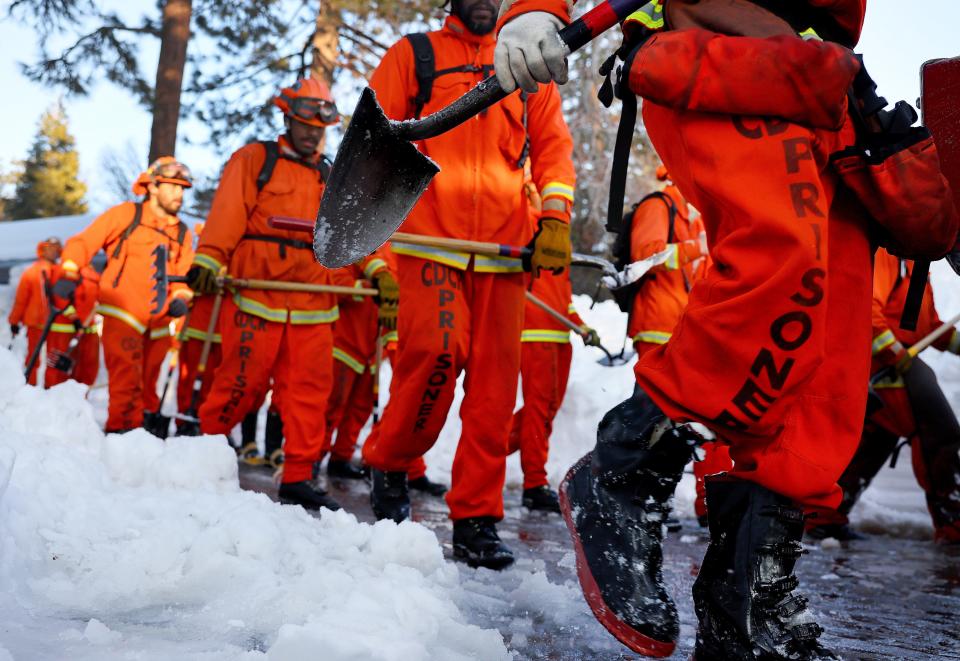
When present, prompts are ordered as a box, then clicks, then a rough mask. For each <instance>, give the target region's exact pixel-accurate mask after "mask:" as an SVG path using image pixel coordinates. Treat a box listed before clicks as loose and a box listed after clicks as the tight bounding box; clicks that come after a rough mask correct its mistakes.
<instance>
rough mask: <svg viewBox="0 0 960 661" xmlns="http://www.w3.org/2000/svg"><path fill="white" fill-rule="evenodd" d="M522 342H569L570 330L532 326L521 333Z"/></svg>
mask: <svg viewBox="0 0 960 661" xmlns="http://www.w3.org/2000/svg"><path fill="white" fill-rule="evenodd" d="M520 341H521V342H552V343H554V344H569V343H570V331H565V330H564V331H559V330H552V329H547V328H531V329H527V330H525V331H522V332H521V333H520Z"/></svg>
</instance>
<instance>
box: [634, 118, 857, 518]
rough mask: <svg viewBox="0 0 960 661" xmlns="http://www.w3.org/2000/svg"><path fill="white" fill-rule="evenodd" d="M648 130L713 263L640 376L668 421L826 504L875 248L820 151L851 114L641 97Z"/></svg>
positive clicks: (845, 435) (845, 442) (741, 470)
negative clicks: (811, 117) (705, 106)
mask: <svg viewBox="0 0 960 661" xmlns="http://www.w3.org/2000/svg"><path fill="white" fill-rule="evenodd" d="M644 120H645V125H646V127H647V130H648V131H649V135H650V138H651V140H652V142H653V144H654V146H655V147H656V149H657V152H658V153H659V154H660V155H661V157H662V158H663V162H664V164H665V165H666V166H667V168H669V170H670V174H671V175H672V176H673V178H674V180H675V182H676V183H677V185H678V186H679V188H680V190H682V191H683V192H684V194H685V195H686V196H687V197H688V199H690V201H691V203H692V204H693V205H694V206H696V207H697V208H698V209H699V210H700V211H701V213H702V214H703V219H704V224H705V226H706V232H707V239H708V243H709V245H710V246H711V255H712V257H713V259H714V261H715V264H714V266H713V268H711V269H710V271H709V272H708V273H707V275H706V278H705V279H704V280H701V281H699V282H697V283H696V284H695V285H694V286H693V289H692V291H691V292H690V301H689V304H688V305H687V308H686V310H685V312H684V314H683V316H682V317H681V318H680V321H679V323H678V324H677V327H676V329H675V330H674V332H673V336H672V338H671V340H670V341H669V342H667V344H665V345H663V346H661V347H659V348H657V349H655V350H654V351H651V352H649V353H647V354H646V355H645V356H644V357H643V359H641V360H640V361H639V363H638V364H637V367H636V376H637V382H638V383H639V385H640V386H641V387H642V388H643V389H644V390H645V391H646V392H647V393H648V394H649V395H650V396H651V397H652V398H653V400H654V401H655V402H656V403H657V404H658V405H659V406H660V408H662V409H663V411H664V412H665V413H666V414H667V415H668V416H670V417H671V418H673V419H675V420H693V421H698V422H702V423H704V424H705V425H706V426H707V427H709V428H711V429H713V430H714V431H715V432H717V433H718V435H720V436H721V437H722V438H723V439H724V440H726V441H728V442H729V444H730V455H731V457H732V458H733V461H734V463H735V468H734V469H733V471H732V473H731V475H733V476H735V477H738V478H740V479H744V480H749V481H752V482H755V483H758V484H760V485H762V486H764V487H766V488H768V489H771V490H773V491H775V492H777V493H780V494H783V495H784V496H786V497H788V498H792V499H794V500H795V501H797V502H798V503H799V504H801V505H819V506H826V507H834V506H836V505H837V504H838V503H839V502H840V498H841V491H840V488H839V487H838V486H837V478H839V477H840V474H841V473H842V472H843V470H844V468H845V467H846V465H847V462H848V461H849V460H850V457H851V456H852V455H853V453H854V451H855V449H856V447H857V442H858V440H859V437H860V430H861V428H862V426H863V412H864V410H865V406H866V392H865V389H864V386H863V384H864V383H866V382H867V378H868V371H869V363H870V356H869V347H870V343H871V337H870V314H871V309H870V308H871V298H872V297H871V285H872V283H871V280H872V278H871V254H872V253H871V247H870V243H869V240H868V237H867V227H866V219H865V218H864V217H863V214H862V211H861V208H860V207H859V205H858V204H857V203H856V202H855V201H853V200H850V199H849V198H848V197H846V195H847V194H846V193H841V194H837V178H836V175H834V174H833V173H832V171H831V170H830V169H829V164H828V160H829V156H830V154H832V153H834V152H837V151H840V150H841V149H843V148H844V147H845V146H847V145H849V144H852V143H853V141H854V134H853V128H852V127H851V126H850V125H849V123H848V124H847V125H845V126H844V128H843V129H842V130H841V131H837V132H831V131H819V130H817V131H815V130H811V129H807V128H804V127H802V126H799V125H796V124H791V123H789V122H786V121H783V120H779V119H773V118H751V117H731V116H724V115H715V114H701V113H695V112H685V111H674V110H670V109H667V108H665V107H663V106H658V105H656V104H654V103H650V102H645V103H644Z"/></svg>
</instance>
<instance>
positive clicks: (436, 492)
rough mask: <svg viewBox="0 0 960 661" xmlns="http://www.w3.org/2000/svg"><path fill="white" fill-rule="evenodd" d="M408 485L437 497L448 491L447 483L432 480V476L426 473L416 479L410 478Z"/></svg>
mask: <svg viewBox="0 0 960 661" xmlns="http://www.w3.org/2000/svg"><path fill="white" fill-rule="evenodd" d="M408 485H409V486H410V488H411V489H413V490H415V491H422V492H423V493H425V494H427V495H429V496H434V497H436V498H439V497H440V496H442V495H443V494H445V493H447V485H445V484H440V483H439V482H431V481H430V478H429V477H427V476H426V475H421V476H420V477H418V478H417V479H415V480H409V481H408Z"/></svg>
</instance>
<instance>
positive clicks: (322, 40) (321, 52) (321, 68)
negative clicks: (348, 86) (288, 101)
mask: <svg viewBox="0 0 960 661" xmlns="http://www.w3.org/2000/svg"><path fill="white" fill-rule="evenodd" d="M339 28H340V11H339V10H338V9H337V8H336V7H335V6H334V3H332V2H330V0H320V11H319V12H317V30H316V32H314V34H313V45H312V48H311V60H310V77H311V78H315V79H317V80H322V81H323V82H325V83H326V84H327V85H329V86H330V87H331V88H332V87H333V72H334V69H335V68H336V66H337V58H338V56H339V54H340V35H339V34H338V32H337V31H338V30H339Z"/></svg>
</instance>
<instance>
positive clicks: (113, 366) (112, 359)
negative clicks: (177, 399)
mask: <svg viewBox="0 0 960 661" xmlns="http://www.w3.org/2000/svg"><path fill="white" fill-rule="evenodd" d="M192 185H193V184H192V177H191V175H190V170H189V169H188V168H187V167H186V166H185V165H184V164H183V163H180V162H179V161H177V160H176V159H174V158H173V157H171V156H164V157H161V158H159V159H157V160H156V161H154V162H153V163H152V164H151V165H150V167H148V168H147V169H146V170H145V171H144V172H142V173H141V174H140V176H139V177H137V180H136V181H135V182H134V183H133V187H132V190H133V193H134V195H138V196H144V197H143V199H142V200H141V201H139V202H123V203H122V204H118V205H117V206H115V207H113V208H111V209H109V210H107V211H106V212H105V213H104V214H102V215H101V216H99V217H98V218H96V219H95V220H94V221H93V223H92V224H91V225H90V226H89V227H88V228H87V229H85V230H83V231H82V232H80V233H79V234H77V235H76V236H74V237H72V238H71V239H70V240H69V241H67V245H66V246H65V247H64V249H63V264H62V268H63V277H62V278H60V280H58V282H57V284H56V286H55V289H54V293H56V294H57V295H58V296H61V297H63V298H67V297H70V296H73V294H74V291H75V290H76V287H77V285H78V284H79V282H80V280H81V278H82V274H83V268H84V267H86V266H88V265H89V264H90V260H91V259H92V258H93V256H94V255H95V254H96V253H97V252H98V251H99V250H101V249H103V250H105V251H106V253H107V266H106V268H105V269H104V271H103V274H102V275H101V276H100V294H99V305H98V306H97V311H98V312H99V313H100V315H101V316H102V317H103V331H102V332H103V337H102V341H103V358H104V362H105V363H106V366H107V376H108V379H109V393H110V402H109V405H108V409H107V424H106V431H107V432H123V431H129V430H131V429H135V428H137V427H145V428H147V429H148V431H151V432H153V433H158V432H159V430H158V429H156V422H155V420H156V418H157V417H158V416H159V410H160V398H159V397H158V395H157V392H156V385H157V377H158V376H159V374H160V370H161V367H162V366H163V361H164V359H165V358H166V355H167V351H168V350H169V349H170V346H171V342H172V337H171V333H170V321H171V319H173V318H177V317H182V316H183V315H184V314H186V312H187V307H188V305H187V304H188V301H189V300H190V297H191V293H190V290H189V288H187V287H186V286H185V285H183V284H177V283H174V284H172V285H170V296H169V297H168V299H167V304H166V306H165V309H163V310H161V311H160V312H159V313H158V314H152V313H151V308H152V307H153V303H152V301H153V300H154V296H155V291H154V285H155V282H154V273H155V264H154V259H155V257H154V251H155V250H156V248H157V247H158V246H164V248H165V250H166V253H167V272H168V273H169V274H171V275H183V274H185V273H186V271H187V268H188V267H189V266H190V262H191V260H192V259H193V239H192V237H191V233H190V230H189V229H188V228H187V226H186V225H185V224H184V223H183V222H182V221H181V220H180V219H179V218H178V217H177V212H178V211H180V207H181V206H182V204H183V190H184V189H185V188H189V187H190V186H192Z"/></svg>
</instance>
